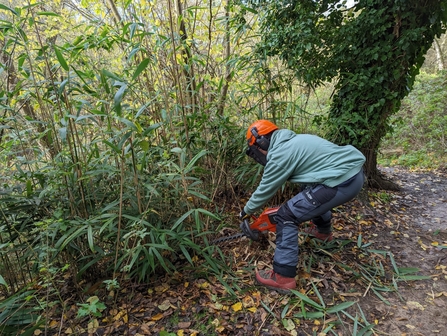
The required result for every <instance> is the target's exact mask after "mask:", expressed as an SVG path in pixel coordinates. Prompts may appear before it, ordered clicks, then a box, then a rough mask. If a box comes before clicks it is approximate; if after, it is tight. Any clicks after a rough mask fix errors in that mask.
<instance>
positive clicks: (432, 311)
mask: <svg viewBox="0 0 447 336" xmlns="http://www.w3.org/2000/svg"><path fill="white" fill-rule="evenodd" d="M383 172H384V173H385V174H387V175H389V176H391V177H392V178H393V179H394V181H398V182H400V184H401V187H402V190H401V191H399V192H383V191H374V190H371V191H370V192H369V197H368V200H367V201H365V200H359V199H356V200H354V201H352V202H349V203H348V204H346V205H344V206H342V207H339V208H337V209H335V211H334V220H333V227H334V235H335V237H336V238H337V239H336V240H334V241H333V242H330V243H327V244H326V243H322V242H318V241H315V240H310V239H309V238H308V237H305V236H301V235H300V238H299V239H300V263H299V266H298V275H297V278H296V279H297V288H296V291H293V293H292V294H290V295H280V294H278V293H277V292H274V291H269V290H267V289H264V288H262V287H258V286H256V285H255V284H254V282H253V280H254V272H255V270H256V269H257V268H258V269H263V268H269V267H271V266H270V265H271V258H272V256H273V252H274V247H275V245H274V239H275V237H274V234H271V233H270V234H269V235H268V236H266V237H265V239H264V240H262V241H261V242H251V241H249V240H248V239H246V238H243V239H240V240H236V241H231V242H228V243H227V244H224V245H223V246H220V247H219V248H220V249H221V251H222V253H223V254H224V255H225V256H226V258H227V261H228V265H230V266H229V267H230V268H231V271H230V272H225V273H222V274H221V275H220V276H219V278H220V279H219V278H217V277H216V276H215V275H213V274H212V273H210V272H207V271H206V267H205V265H206V263H205V261H203V260H200V259H198V258H194V262H195V265H194V267H183V268H179V272H177V273H174V274H164V275H160V276H159V277H155V276H154V278H153V281H152V282H151V283H149V284H135V283H132V282H131V281H128V280H123V279H121V280H120V288H121V289H120V290H116V291H114V292H109V291H107V290H106V289H105V286H103V285H99V286H97V287H96V288H97V289H96V290H95V291H94V293H90V294H91V295H90V296H93V295H95V296H96V297H98V298H99V299H100V300H101V302H104V304H105V306H106V307H107V309H105V310H104V311H103V314H102V317H95V318H94V319H92V318H88V317H84V318H76V313H77V310H78V308H79V307H77V306H76V303H75V302H74V299H72V301H73V302H70V298H67V299H66V301H65V303H66V304H67V305H68V307H69V308H68V309H66V311H65V312H64V313H63V315H62V317H61V316H59V314H57V313H56V310H53V312H54V313H53V315H49V316H47V319H48V321H49V322H48V323H47V328H48V329H47V330H46V332H47V334H48V335H52V334H58V335H136V336H138V335H160V336H171V335H177V336H182V335H191V336H194V335H301V336H302V335H318V336H322V335H353V334H358V335H371V334H374V335H396V336H397V335H402V336H406V335H436V334H439V335H442V334H445V332H446V330H445V329H446V328H445V321H446V320H447V309H446V308H447V256H446V247H447V222H446V221H447V214H446V212H447V206H446V200H447V178H446V177H447V176H446V174H445V172H442V171H436V172H433V171H427V172H411V171H408V170H405V169H399V168H392V169H391V168H384V170H383ZM236 221H237V220H235V222H236ZM232 230H233V231H234V233H236V232H237V229H236V228H234V229H228V230H227V231H232ZM232 233H233V232H229V234H232ZM86 300H88V297H86ZM36 332H37V334H38V333H39V332H42V331H41V330H36ZM36 332H35V334H36ZM37 334H36V335H37Z"/></svg>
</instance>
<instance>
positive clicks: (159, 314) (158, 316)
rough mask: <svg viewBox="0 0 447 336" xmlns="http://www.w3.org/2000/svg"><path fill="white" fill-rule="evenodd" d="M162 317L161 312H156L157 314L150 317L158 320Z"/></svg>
mask: <svg viewBox="0 0 447 336" xmlns="http://www.w3.org/2000/svg"><path fill="white" fill-rule="evenodd" d="M162 318H163V314H162V313H158V314H157V315H154V316H152V317H151V320H152V321H158V320H161V319H162Z"/></svg>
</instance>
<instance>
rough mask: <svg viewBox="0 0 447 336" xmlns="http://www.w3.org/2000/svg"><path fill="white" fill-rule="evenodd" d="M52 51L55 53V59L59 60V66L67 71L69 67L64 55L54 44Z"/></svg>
mask: <svg viewBox="0 0 447 336" xmlns="http://www.w3.org/2000/svg"><path fill="white" fill-rule="evenodd" d="M54 52H55V53H56V57H57V60H58V61H59V64H60V65H61V67H62V68H64V70H65V71H68V70H69V68H68V64H67V61H66V60H65V58H64V56H63V55H62V53H61V52H60V50H59V49H58V48H57V47H56V46H54Z"/></svg>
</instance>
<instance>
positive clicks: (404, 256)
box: [361, 168, 447, 336]
mask: <svg viewBox="0 0 447 336" xmlns="http://www.w3.org/2000/svg"><path fill="white" fill-rule="evenodd" d="M382 170H383V172H384V173H385V174H386V175H388V176H389V177H391V178H392V179H393V180H394V181H397V182H398V183H399V184H400V186H401V188H402V190H401V191H400V192H398V193H395V194H394V195H393V200H392V202H391V203H392V207H391V211H393V212H394V213H395V214H397V215H398V217H397V218H400V222H398V223H393V224H394V228H393V230H391V229H390V228H388V227H387V226H386V225H384V226H383V231H382V232H381V234H379V235H378V236H377V240H376V242H375V245H377V246H379V247H381V248H387V249H389V250H390V251H391V252H392V253H393V254H394V257H395V259H396V263H398V264H399V266H403V267H405V266H406V267H418V268H419V269H420V272H419V274H423V275H429V276H430V277H431V279H430V280H424V281H415V282H408V283H406V284H403V285H400V286H399V293H400V295H401V296H402V299H399V298H398V297H395V296H394V297H393V296H390V297H389V298H388V299H389V301H390V302H391V304H390V305H384V304H383V303H380V302H377V300H375V299H374V298H373V297H370V298H369V300H367V299H366V300H361V301H362V302H361V304H362V306H364V307H365V309H367V310H369V311H370V312H374V310H377V311H378V314H376V315H383V319H382V320H380V321H379V325H378V327H377V330H380V331H382V332H383V333H384V334H386V335H393V336H397V335H402V336H403V335H424V336H426V335H436V334H439V335H447V330H446V329H447V324H446V321H447V268H446V266H447V175H446V174H445V172H440V171H438V172H410V171H408V170H405V169H398V168H383V169H382ZM377 215H378V216H377V219H378V220H380V218H381V217H382V218H383V219H386V218H389V215H390V214H389V213H388V214H386V213H383V214H380V213H378V214H377ZM395 218H396V217H395Z"/></svg>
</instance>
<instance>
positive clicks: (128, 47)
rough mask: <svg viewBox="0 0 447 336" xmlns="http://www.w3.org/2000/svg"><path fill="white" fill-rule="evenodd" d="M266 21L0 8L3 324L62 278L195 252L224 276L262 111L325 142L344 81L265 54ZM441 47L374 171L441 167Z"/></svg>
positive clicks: (130, 274)
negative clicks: (225, 238)
mask: <svg viewBox="0 0 447 336" xmlns="http://www.w3.org/2000/svg"><path fill="white" fill-rule="evenodd" d="M345 12H346V13H350V15H353V16H355V15H356V13H355V11H354V9H352V8H351V9H350V8H346V9H345ZM258 14H259V13H257V12H256V10H255V9H253V7H250V6H248V5H244V4H241V3H224V2H222V3H221V2H200V3H194V4H193V3H186V2H181V1H177V2H171V1H166V2H151V1H146V0H140V1H117V2H114V1H112V0H108V1H86V0H82V1H70V0H64V1H53V2H51V3H39V2H36V1H30V2H29V3H25V4H23V3H18V2H17V1H5V0H2V1H1V2H0V19H1V21H0V32H1V36H2V40H1V41H0V47H1V54H0V57H1V61H0V63H1V64H0V78H1V84H0V104H1V105H0V113H1V116H0V118H1V119H0V120H1V126H0V127H1V129H0V132H1V133H0V136H1V137H0V144H1V153H0V156H1V160H0V162H1V165H0V171H1V186H0V193H1V194H0V195H1V203H0V210H1V213H0V216H1V233H0V257H1V265H0V286H1V291H2V296H3V299H2V302H1V303H0V307H1V308H2V314H0V322H4V324H5V325H8V326H11V328H16V327H17V328H19V329H20V328H22V327H23V326H29V325H31V326H34V325H35V323H36V321H39V316H40V315H41V314H43V313H44V312H45V311H46V310H47V309H48V305H49V303H50V302H49V300H46V299H47V298H48V297H50V296H51V297H53V296H54V295H56V296H57V292H58V287H59V283H58V281H60V279H61V278H64V277H65V276H66V277H67V278H70V279H71V280H73V282H74V283H79V282H81V281H83V280H86V279H89V278H101V279H106V280H104V281H105V283H107V284H108V285H109V286H111V288H113V286H116V287H118V286H119V283H120V282H121V281H124V280H128V279H131V280H132V281H137V282H138V281H139V282H150V279H151V277H152V276H153V275H154V274H159V273H165V272H168V273H170V272H175V271H178V267H179V262H180V264H183V263H186V264H191V265H196V263H195V261H196V259H197V257H198V256H199V257H200V258H203V259H204V260H205V265H206V266H203V267H206V269H207V271H210V272H211V273H213V274H217V275H219V276H222V272H223V266H222V265H225V263H226V256H225V255H224V254H223V253H222V252H221V251H220V250H219V248H218V247H217V246H213V245H211V244H209V241H210V239H212V238H214V237H216V236H218V235H219V232H220V231H221V230H222V229H223V228H224V227H226V226H230V227H231V226H232V225H233V226H234V224H235V222H236V220H235V218H234V217H235V215H237V213H238V211H240V209H241V207H242V206H243V205H244V202H243V200H246V198H247V196H248V195H249V193H250V192H251V191H253V190H254V187H255V186H256V183H257V182H258V181H259V179H260V176H261V173H262V168H261V167H259V166H256V165H255V164H253V163H252V162H250V161H249V160H248V159H247V157H246V155H245V141H244V139H245V131H246V127H247V126H248V125H249V124H250V123H251V122H253V121H254V120H256V119H259V118H265V119H271V120H273V121H275V122H276V123H277V124H278V125H279V126H280V127H284V128H291V129H293V130H295V131H296V132H299V133H312V134H317V135H320V136H322V137H329V134H330V129H329V128H328V127H326V126H325V123H324V122H325V121H326V120H328V113H329V110H330V106H331V103H332V98H333V94H334V90H335V86H336V83H335V82H330V81H326V82H324V83H320V84H319V85H318V86H312V85H309V83H305V82H304V81H302V80H299V79H298V78H297V75H296V73H295V72H294V71H293V70H291V69H290V68H289V67H286V65H285V64H284V62H283V61H282V60H281V59H280V58H279V57H274V56H273V57H268V58H267V57H260V54H259V50H260V49H259V43H262V41H263V40H262V36H261V34H260V30H259V28H260V22H259V15H258ZM445 41H446V38H445V35H442V36H439V37H437V38H436V39H435V41H434V44H433V46H432V48H431V49H430V50H429V51H428V53H427V54H426V59H425V63H424V66H423V67H422V71H421V73H420V74H419V76H418V77H417V78H416V82H415V86H414V88H413V90H412V91H411V93H410V95H409V96H408V97H407V98H405V100H403V102H402V106H401V107H400V109H399V111H398V113H396V114H395V115H394V116H392V117H390V118H389V119H387V121H389V127H387V128H386V130H387V132H388V133H387V135H386V136H385V137H384V138H382V139H381V140H382V141H381V144H380V151H379V152H378V155H379V163H381V164H384V165H395V164H398V165H404V166H408V167H412V168H414V167H418V168H439V167H445V164H446V155H445V148H446V141H447V140H446V130H447V126H446V125H447V114H446V111H447V108H446V105H447V99H446V98H447V97H446V95H447V93H446V92H447V90H446V86H447V85H446V76H445V71H444V57H445V54H446V53H447V50H446V48H445ZM261 56H262V55H261ZM293 188H294V187H293V186H290V185H286V186H285V187H284V188H283V189H282V190H281V194H280V195H278V197H276V198H275V199H274V200H272V204H274V203H275V202H276V203H277V202H278V201H281V200H282V195H287V194H289V193H291V192H293ZM232 223H233V224H232ZM51 302H53V301H51ZM11 307H12V308H11ZM18 312H19V313H18Z"/></svg>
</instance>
